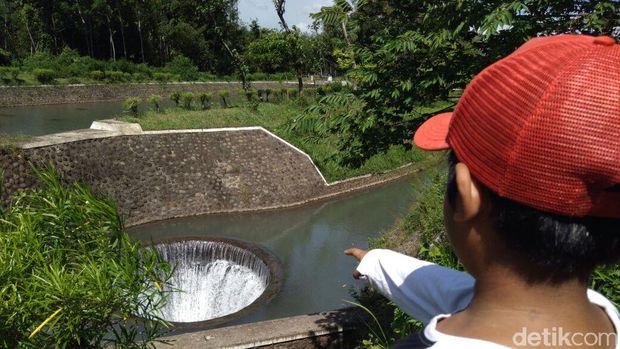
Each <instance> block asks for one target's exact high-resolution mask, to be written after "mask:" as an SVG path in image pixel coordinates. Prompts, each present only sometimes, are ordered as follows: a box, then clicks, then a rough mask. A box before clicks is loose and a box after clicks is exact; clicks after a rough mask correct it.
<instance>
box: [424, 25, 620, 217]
mask: <svg viewBox="0 0 620 349" xmlns="http://www.w3.org/2000/svg"><path fill="white" fill-rule="evenodd" d="M414 142H415V144H416V145H417V146H419V147H420V148H422V149H426V150H444V149H449V148H451V149H452V150H453V151H454V152H455V153H456V155H457V157H458V158H459V161H461V162H463V163H465V164H466V165H467V166H468V167H469V169H470V171H471V173H472V174H473V175H474V177H476V179H478V180H480V181H481V182H482V183H483V184H484V185H485V186H487V187H488V188H489V189H491V190H493V191H494V192H495V193H497V194H498V195H500V196H502V197H505V198H508V199H511V200H514V201H517V202H520V203H522V204H525V205H527V206H530V207H534V208H537V209H539V210H542V211H545V212H552V213H557V214H561V215H565V216H578V217H583V216H599V217H610V218H620V192H618V190H617V188H618V184H619V183H620V46H619V45H617V43H616V41H615V40H614V39H613V38H611V37H593V36H587V35H558V36H551V37H545V38H536V39H532V40H530V41H528V42H527V43H525V44H524V45H523V46H522V47H521V48H519V49H518V50H517V51H515V52H514V53H513V54H511V55H510V56H508V57H506V58H504V59H502V60H500V61H499V62H497V63H495V64H493V65H491V66H489V67H488V68H486V69H485V70H483V71H482V72H481V73H480V74H478V76H476V77H475V78H474V80H473V81H472V82H471V83H470V84H469V86H468V87H467V89H465V92H464V93H463V96H462V97H461V99H460V101H459V103H458V105H457V106H456V109H455V110H454V112H453V113H448V114H440V115H437V116H434V117H432V118H431V119H429V120H427V121H426V122H425V123H424V124H423V125H422V126H421V127H420V128H419V129H418V130H417V132H416V134H415V136H414Z"/></svg>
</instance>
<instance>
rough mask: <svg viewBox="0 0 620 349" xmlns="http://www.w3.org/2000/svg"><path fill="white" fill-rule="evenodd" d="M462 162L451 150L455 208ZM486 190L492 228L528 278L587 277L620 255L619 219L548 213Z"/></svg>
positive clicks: (450, 191) (559, 279)
mask: <svg viewBox="0 0 620 349" xmlns="http://www.w3.org/2000/svg"><path fill="white" fill-rule="evenodd" d="M457 163H458V159H457V158H456V155H455V154H454V152H450V157H449V172H448V184H447V197H448V201H449V204H450V205H451V206H452V207H454V204H455V200H456V194H457V188H456V178H455V177H456V174H455V166H456V164H457ZM484 189H485V190H486V192H487V193H488V197H490V200H491V204H492V212H491V213H490V215H491V217H492V218H491V219H492V224H493V228H494V230H495V232H496V233H497V234H498V236H499V238H500V240H501V241H502V242H503V243H504V244H505V246H506V247H507V248H506V250H507V251H509V256H508V258H509V261H510V262H511V264H512V265H513V266H514V268H515V271H517V272H518V273H519V274H520V275H521V276H522V277H523V278H524V279H526V280H528V281H529V282H532V283H541V282H548V283H551V284H558V283H562V282H564V281H567V280H570V279H574V278H579V279H581V280H587V278H588V277H589V276H590V274H591V273H592V271H593V270H594V269H595V268H596V267H597V266H599V265H604V264H612V263H614V262H616V261H618V259H620V219H612V218H598V217H569V216H562V215H558V214H553V213H547V212H543V211H540V210H537V209H534V208H531V207H529V206H526V205H523V204H520V203H518V202H515V201H512V200H509V199H506V198H503V197H500V196H499V195H497V194H496V193H494V192H493V191H491V190H489V189H488V188H486V187H485V188H484Z"/></svg>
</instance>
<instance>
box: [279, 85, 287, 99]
mask: <svg viewBox="0 0 620 349" xmlns="http://www.w3.org/2000/svg"><path fill="white" fill-rule="evenodd" d="M278 93H279V94H280V99H281V100H284V99H286V98H287V97H288V93H287V89H285V88H281V89H279V90H278Z"/></svg>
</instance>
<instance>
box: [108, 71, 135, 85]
mask: <svg viewBox="0 0 620 349" xmlns="http://www.w3.org/2000/svg"><path fill="white" fill-rule="evenodd" d="M105 76H106V81H107V82H110V83H122V82H129V81H131V74H129V73H124V72H122V71H114V70H113V71H106V72H105Z"/></svg>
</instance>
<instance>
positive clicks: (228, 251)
mask: <svg viewBox="0 0 620 349" xmlns="http://www.w3.org/2000/svg"><path fill="white" fill-rule="evenodd" d="M233 243H234V244H233ZM239 244H240V243H239V242H232V241H231V240H228V241H205V240H186V241H176V242H171V243H160V244H158V245H156V249H157V250H158V252H159V253H160V255H161V256H162V258H164V259H165V260H166V261H168V262H169V263H170V264H171V265H172V266H173V267H174V268H175V269H174V273H173V276H172V279H171V280H170V282H169V284H168V285H167V286H166V288H167V289H166V290H165V291H171V292H170V293H169V299H168V303H167V305H166V306H165V307H164V308H163V309H162V313H161V317H162V318H164V319H166V320H168V321H170V322H175V323H188V322H202V321H207V320H211V319H216V318H220V317H223V316H227V315H230V314H234V313H237V312H239V311H241V310H242V309H244V308H246V307H247V306H249V305H251V304H252V303H254V302H255V301H256V300H257V299H259V298H260V297H261V295H263V294H264V293H265V291H266V290H267V288H269V286H270V285H271V284H272V282H271V281H272V278H273V277H272V273H271V270H270V267H269V266H268V265H267V264H266V262H265V261H264V260H263V259H261V258H260V257H259V256H257V254H255V253H254V252H256V248H253V249H254V250H255V251H254V252H253V251H250V250H248V249H246V248H244V247H241V246H239ZM261 252H262V251H261ZM259 254H262V253H259Z"/></svg>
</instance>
